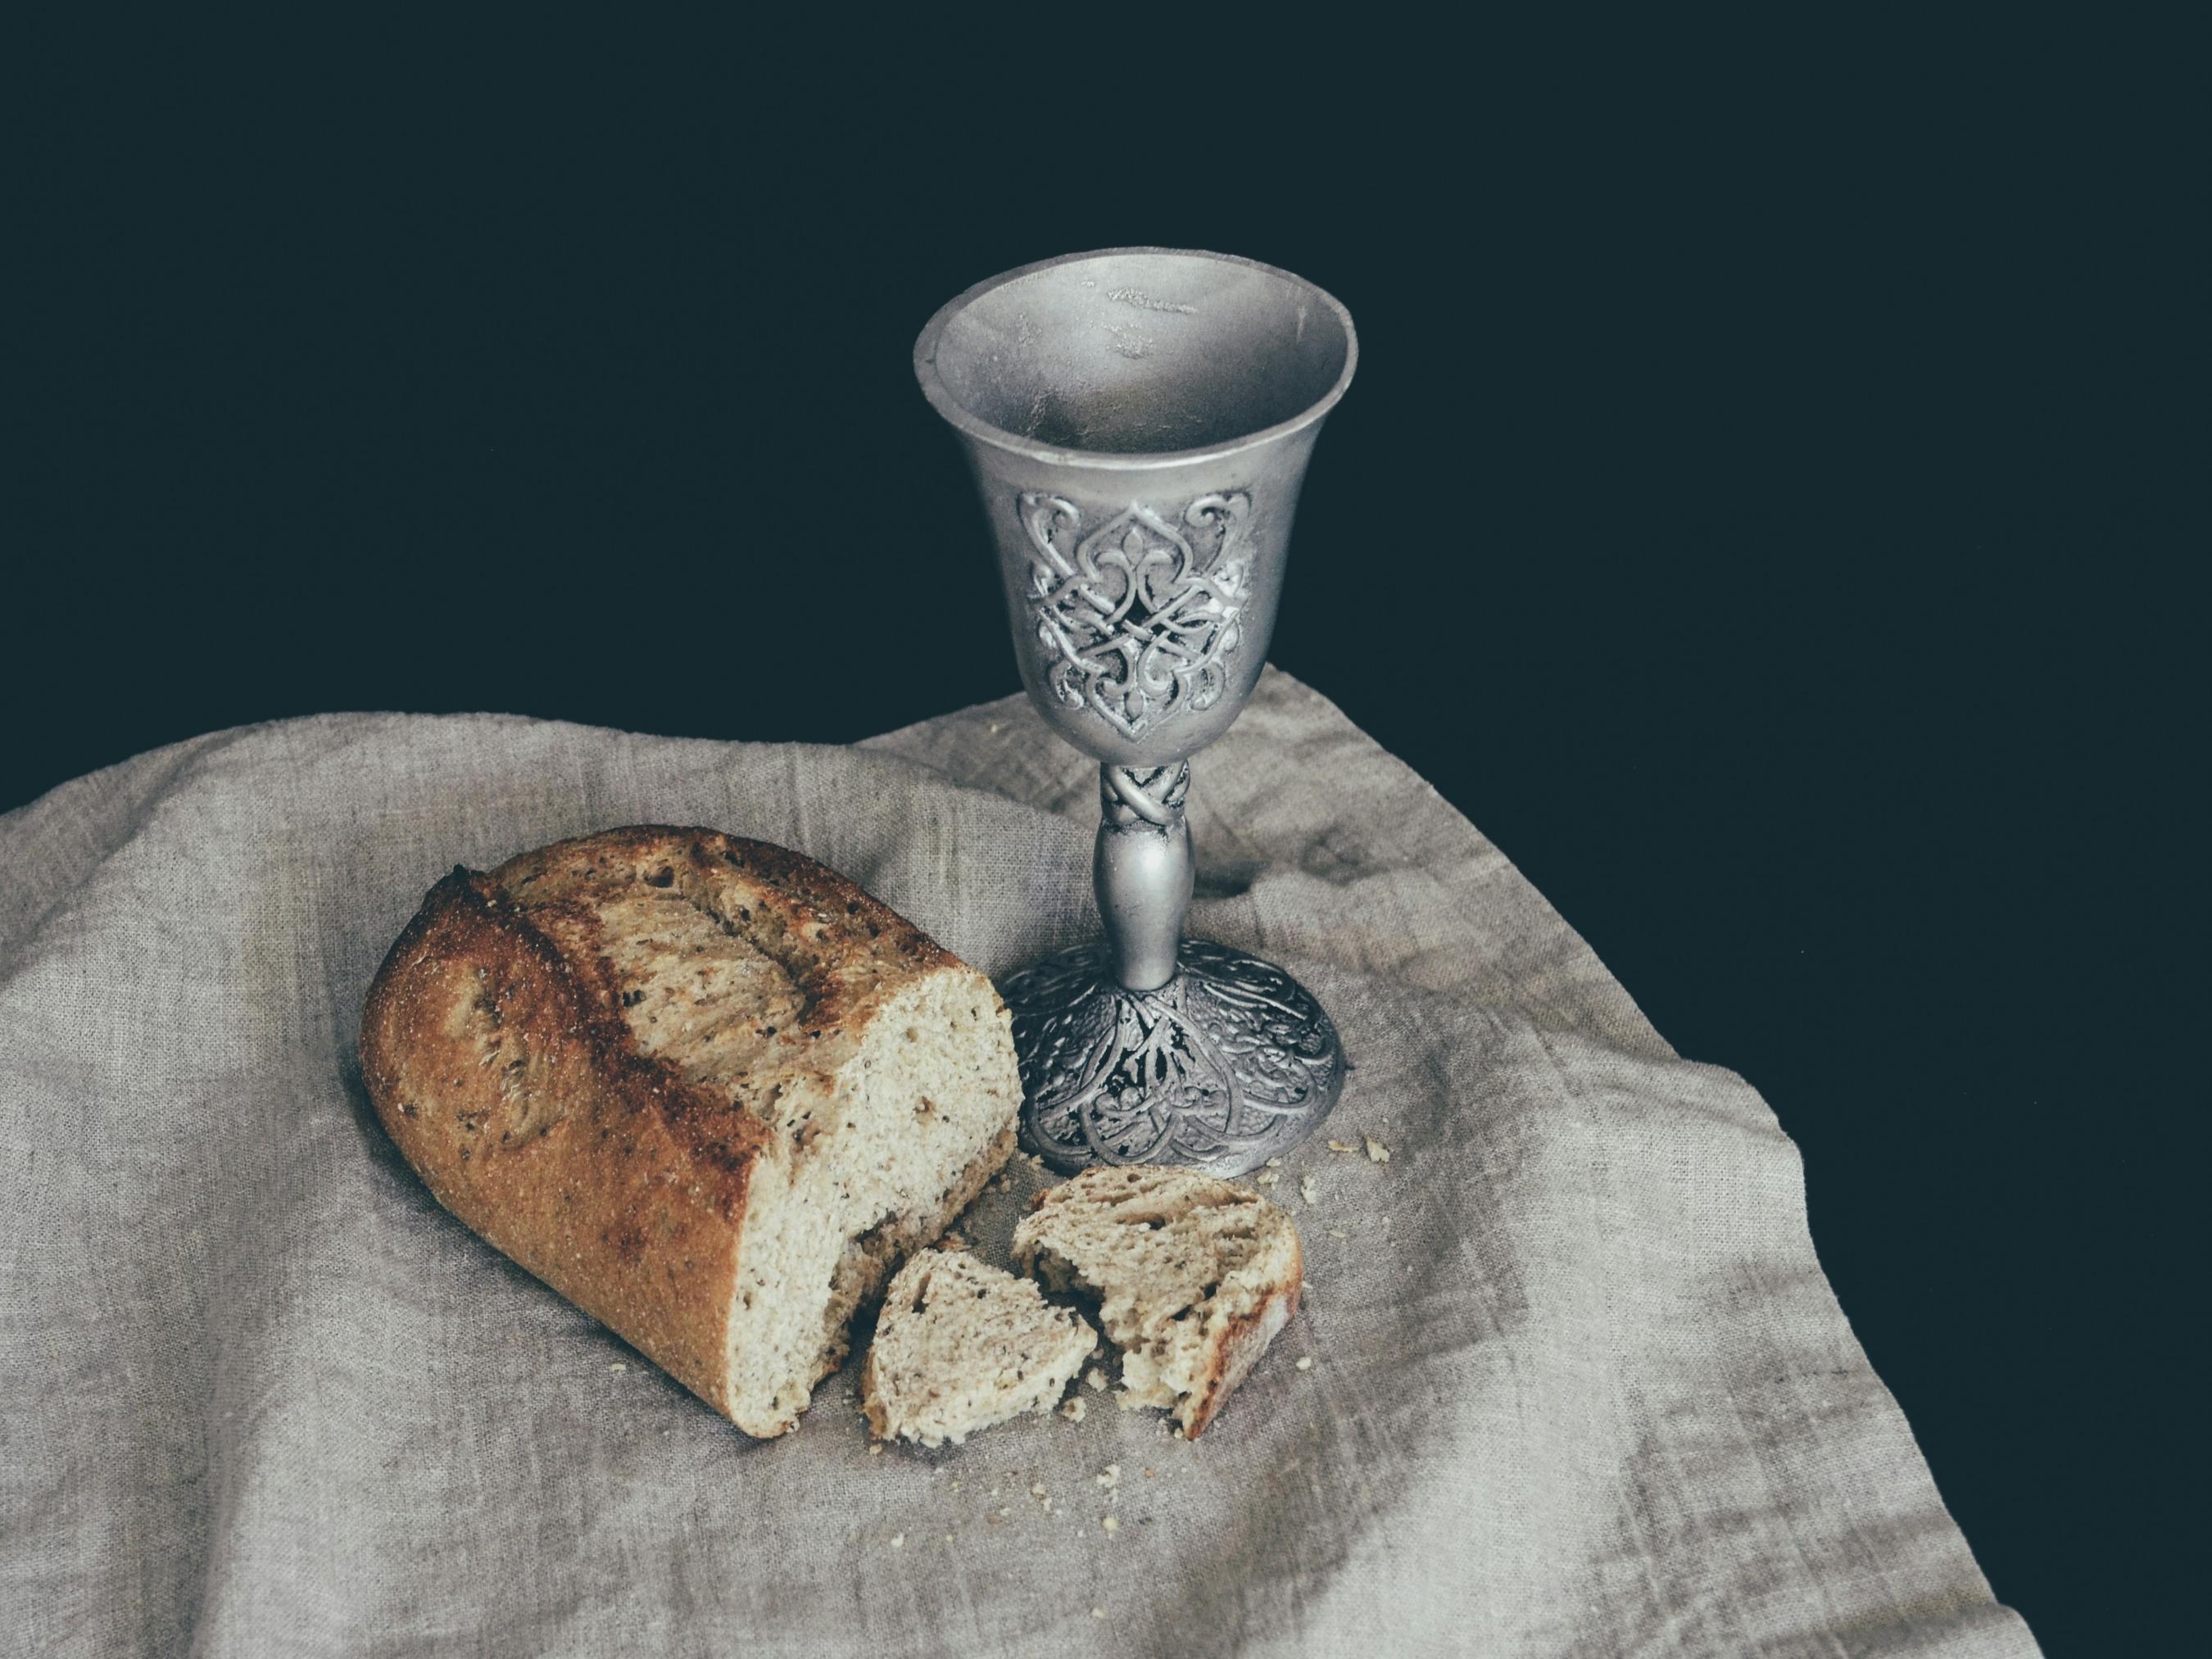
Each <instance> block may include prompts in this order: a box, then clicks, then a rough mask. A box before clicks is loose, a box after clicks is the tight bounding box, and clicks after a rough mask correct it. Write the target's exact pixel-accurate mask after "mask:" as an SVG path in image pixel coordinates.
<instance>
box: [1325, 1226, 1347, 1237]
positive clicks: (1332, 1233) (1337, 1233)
mask: <svg viewBox="0 0 2212 1659" xmlns="http://www.w3.org/2000/svg"><path fill="white" fill-rule="evenodd" d="M1328 1236H1329V1237H1331V1238H1349V1237H1352V1235H1351V1234H1350V1233H1348V1232H1346V1231H1344V1229H1343V1228H1341V1227H1331V1228H1330V1229H1329V1230H1328Z"/></svg>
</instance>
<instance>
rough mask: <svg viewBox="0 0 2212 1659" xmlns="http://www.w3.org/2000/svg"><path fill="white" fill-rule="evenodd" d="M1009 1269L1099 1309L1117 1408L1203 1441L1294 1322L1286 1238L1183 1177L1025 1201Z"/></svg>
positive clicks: (1238, 1193)
mask: <svg viewBox="0 0 2212 1659" xmlns="http://www.w3.org/2000/svg"><path fill="white" fill-rule="evenodd" d="M1014 1261H1015V1265H1016V1266H1018V1267H1020V1268H1021V1269H1022V1270H1023V1271H1024V1273H1030V1274H1033V1275H1034V1276H1035V1277H1036V1278H1037V1279H1041V1280H1042V1282H1043V1283H1044V1285H1046V1287H1047V1288H1048V1289H1050V1290H1054V1291H1085V1292H1087V1293H1089V1294H1091V1295H1093V1296H1096V1297H1098V1299H1099V1307H1098V1318H1099V1323H1100V1324H1101V1325H1102V1326H1103V1327H1104V1328H1105V1332H1106V1335H1107V1338H1108V1340H1110V1341H1111V1342H1113V1343H1114V1344H1115V1346H1118V1347H1119V1348H1120V1349H1121V1404H1122V1406H1123V1407H1135V1406H1158V1407H1168V1408H1170V1409H1172V1410H1173V1411H1174V1413H1175V1416H1176V1421H1177V1422H1178V1423H1180V1424H1181V1425H1182V1430H1183V1433H1184V1434H1185V1435H1186V1436H1188V1437H1192V1438H1195V1437H1197V1436H1198V1435H1200V1433H1202V1432H1204V1431H1205V1429H1206V1425H1207V1424H1208V1423H1211V1422H1212V1420H1213V1418H1214V1414H1215V1413H1218V1411H1219V1410H1220V1409H1221V1403H1222V1401H1225V1399H1227V1398H1228V1396H1229V1393H1230V1391H1231V1389H1234V1388H1236V1386H1237V1384H1238V1383H1241V1382H1243V1380H1244V1378H1245V1376H1246V1375H1247V1374H1248V1373H1249V1371H1250V1370H1251V1369H1252V1367H1253V1365H1254V1364H1256V1363H1257V1362H1258V1360H1259V1358H1260V1356H1261V1354H1262V1353H1264V1352H1266V1351H1267V1344H1268V1343H1269V1342H1271V1341H1273V1340H1274V1336H1275V1333H1276V1332H1278V1331H1279V1330H1281V1329H1282V1328H1283V1327H1284V1326H1285V1324H1287V1323H1289V1322H1290V1317H1291V1315H1292V1314H1293V1313H1295V1312H1297V1306H1298V1291H1299V1288H1300V1286H1301V1285H1302V1284H1303V1282H1304V1258H1303V1256H1302V1255H1301V1254H1300V1251H1299V1248H1298V1231H1297V1227H1296V1225H1293V1224H1292V1222H1291V1218H1290V1217H1289V1215H1288V1214H1286V1213H1285V1212H1284V1211H1282V1210H1281V1209H1279V1208H1278V1207H1277V1206H1274V1205H1273V1204H1270V1203H1269V1202H1267V1200H1266V1199H1264V1198H1261V1196H1260V1195H1259V1194H1257V1193H1254V1192H1250V1191H1248V1190H1247V1189H1245V1188H1242V1187H1233V1186H1231V1185H1230V1184H1229V1182H1225V1181H1217V1180H1215V1179H1213V1178H1212V1176H1203V1175H1200V1174H1197V1173H1196V1172H1195V1171H1193V1170H1175V1169H1158V1168H1153V1167H1151V1166H1130V1167H1121V1168H1111V1167H1103V1166H1102V1167H1099V1168H1095V1169H1090V1170H1085V1171H1084V1172H1083V1173H1082V1174H1081V1175H1079V1176H1076V1177H1075V1178H1074V1179H1073V1181H1069V1182H1063V1183H1062V1184H1061V1185H1060V1186H1057V1187H1048V1188H1046V1189H1045V1190H1044V1191H1043V1192H1042V1193H1040V1194H1037V1197H1036V1210H1035V1211H1034V1212H1033V1213H1031V1214H1030V1215H1029V1216H1028V1217H1026V1218H1024V1220H1023V1222H1022V1224H1021V1225H1020V1226H1019V1227H1018V1228H1016V1229H1015V1230H1014Z"/></svg>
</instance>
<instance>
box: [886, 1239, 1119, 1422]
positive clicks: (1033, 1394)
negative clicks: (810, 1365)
mask: <svg viewBox="0 0 2212 1659" xmlns="http://www.w3.org/2000/svg"><path fill="white" fill-rule="evenodd" d="M1097 1346H1098V1334H1097V1332H1096V1331H1094V1330H1092V1329H1091V1327H1090V1325H1089V1324H1088V1323H1086V1322H1085V1320H1084V1318H1083V1316H1082V1315H1080V1314H1079V1313H1075V1312H1073V1311H1072V1310H1069V1309H1066V1308H1056V1307H1054V1306H1053V1304H1051V1303H1049V1302H1048V1301H1046V1300H1045V1299H1044V1296H1043V1294H1042V1292H1041V1291H1039V1290H1038V1289H1037V1287H1036V1285H1034V1284H1033V1283H1031V1282H1030V1280H1028V1279H1017V1278H1015V1277H1014V1276H1013V1275H1012V1273H1002V1272H1000V1270H999V1269H998V1268H996V1267H989V1266H987V1265H986V1264H985V1263H983V1262H981V1261H976V1260H975V1257H974V1256H972V1255H967V1254H965V1253H964V1252H960V1251H954V1250H923V1251H921V1252H920V1253H919V1254H918V1255H915V1258H914V1259H913V1260H912V1261H908V1263H907V1264H906V1266H905V1267H902V1268H900V1269H899V1271H898V1276H897V1277H896V1279H892V1280H891V1287H890V1290H889V1291H887V1292H885V1294H884V1310H883V1313H882V1316H880V1317H879V1318H878V1320H877V1322H876V1337H875V1340H874V1341H873V1342H872V1343H870V1344H869V1346H868V1358H867V1362H866V1364H865V1365H864V1366H863V1367H862V1368H861V1371H860V1410H861V1411H862V1413H864V1414H866V1417H867V1419H868V1426H869V1427H870V1428H871V1429H872V1430H873V1431H875V1435H876V1437H877V1438H878V1439H879V1440H889V1439H906V1440H912V1441H915V1442H916V1443H919V1444H921V1445H924V1446H941V1445H943V1444H944V1443H945V1442H946V1441H948V1440H949V1441H951V1442H952V1443H953V1444H955V1445H958V1444H959V1443H961V1442H962V1441H963V1440H965V1439H966V1438H967V1437H969V1435H971V1434H973V1433H974V1432H975V1431H976V1430H978V1429H987V1428H989V1427H990V1426H991V1425H993V1424H994V1423H1004V1422H1006V1420H1007V1419H1010V1418H1015V1417H1019V1416H1021V1415H1022V1414H1023V1413H1025V1412H1046V1411H1050V1410H1051V1409H1052V1408H1053V1407H1054V1405H1056V1404H1058V1403H1059V1401H1060V1395H1062V1394H1063V1393H1065V1392H1066V1389H1067V1385H1068V1384H1069V1383H1073V1381H1074V1380H1075V1374H1076V1372H1078V1371H1079V1370H1082V1369H1083V1362H1084V1361H1085V1360H1086V1359H1088V1358H1090V1357H1091V1350H1092V1349H1093V1348H1096V1347H1097Z"/></svg>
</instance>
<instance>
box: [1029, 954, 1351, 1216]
mask: <svg viewBox="0 0 2212 1659" xmlns="http://www.w3.org/2000/svg"><path fill="white" fill-rule="evenodd" d="M999 989H1000V994H1002V995H1003V996H1004V997H1005V998H1006V1006H1007V1007H1008V1008H1009V1009H1010V1010H1012V1013H1013V1018H1014V1048H1015V1051H1016V1053H1017V1054H1018V1055H1019V1057H1020V1060H1021V1069H1022V1096H1023V1099H1022V1128H1021V1139H1022V1146H1023V1147H1024V1149H1025V1150H1026V1151H1029V1152H1033V1153H1035V1154H1036V1156H1037V1157H1039V1158H1042V1159H1043V1160H1044V1161H1045V1163H1047V1164H1049V1165H1050V1166H1051V1167H1052V1168H1054V1170H1059V1171H1060V1172H1061V1173H1062V1174H1073V1173H1074V1172H1075V1171H1077V1170H1082V1169H1085V1168H1088V1167H1089V1166H1090V1165H1091V1164H1185V1165H1188V1166H1189V1167H1191V1168H1193V1169H1197V1170H1204V1171H1206V1173H1207V1174H1208V1175H1214V1176H1240V1175H1246V1174H1249V1173H1250V1172H1251V1171H1252V1170H1256V1169H1258V1168H1260V1167H1261V1165H1262V1164H1265V1163H1266V1162H1267V1160H1268V1159H1269V1158H1275V1157H1279V1156H1280V1155H1281V1154H1282V1153H1283V1152H1286V1151H1288V1150H1289V1149H1290V1148H1291V1147H1292V1146H1297V1143H1298V1142H1300V1141H1301V1140H1304V1139H1305V1138H1306V1137H1307V1136H1308V1135H1310V1134H1311V1133H1313V1132H1314V1131H1315V1130H1316V1128H1318V1127H1320V1126H1321V1121H1322V1119H1323V1118H1325V1117H1327V1116H1328V1114H1329V1109H1330V1108H1331V1107H1333V1106H1334V1105H1335V1104H1336V1097H1337V1095H1338V1093H1339V1091H1340V1090H1341V1089H1342V1088H1343V1085H1344V1050H1343V1048H1342V1046H1341V1045H1340V1043H1339V1042H1338V1041H1337V1036H1336V1027H1335V1026H1334V1025H1333V1024H1330V1022H1329V1018H1328V1015H1327V1014H1325V1013H1323V1012H1322V1008H1321V1005H1320V1004H1319V1003H1317V1002H1316V1001H1315V1000H1314V999H1313V996H1312V994H1310V993H1309V992H1308V991H1307V990H1306V988H1305V987H1304V986H1303V985H1300V984H1299V983H1298V982H1297V981H1296V980H1294V979H1292V978H1291V976H1290V975H1288V974H1286V973H1285V972H1284V971H1283V970H1282V969H1279V968H1278V967H1275V966H1274V965H1273V964H1272V963H1266V962H1262V961H1261V960H1260V958H1259V957H1255V956H1251V955H1249V954H1247V953H1246V952H1244V951H1237V950H1232V949H1231V948H1230V947H1229V946H1228V945H1215V944H1212V943H1211V942H1209V941H1207V940H1205V939H1185V940H1183V941H1182V945H1181V946H1180V947H1179V948H1178V950H1177V952H1176V975H1175V977H1174V978H1173V979H1171V980H1170V981H1168V982H1167V983H1166V984H1165V985H1163V986H1162V987H1159V989H1158V990H1156V991H1132V990H1129V989H1127V987H1124V986H1123V985H1122V984H1121V982H1120V981H1119V980H1117V979H1116V978H1115V974H1114V963H1113V957H1112V955H1111V953H1110V951H1109V950H1108V948H1107V946H1106V945H1103V944H1097V945H1079V946H1077V947H1076V948H1074V949H1073V950H1069V951H1060V953H1058V954H1057V955H1055V956H1050V957H1046V958H1045V959H1044V960H1043V961H1042V962H1037V963H1031V964H1030V966H1029V967H1026V968H1024V969H1020V970H1019V971H1018V972H1016V973H1014V974H1012V975H1009V976H1008V977H1007V978H1006V980H1005V981H1002V982H1001V983H1000V987H999Z"/></svg>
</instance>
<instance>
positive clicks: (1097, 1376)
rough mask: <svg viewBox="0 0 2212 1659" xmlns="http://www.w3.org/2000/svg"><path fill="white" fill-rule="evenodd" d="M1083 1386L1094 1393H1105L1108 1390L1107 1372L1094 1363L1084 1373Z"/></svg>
mask: <svg viewBox="0 0 2212 1659" xmlns="http://www.w3.org/2000/svg"><path fill="white" fill-rule="evenodd" d="M1083 1386H1084V1387H1085V1388H1086V1389H1090V1390H1091V1392H1092V1393H1094V1394H1103V1393H1104V1392H1105V1391H1106V1373H1105V1372H1103V1371H1102V1370H1099V1369H1098V1367H1097V1366H1096V1365H1093V1366H1092V1367H1091V1369H1090V1370H1087V1371H1085V1372H1084V1373H1083Z"/></svg>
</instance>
